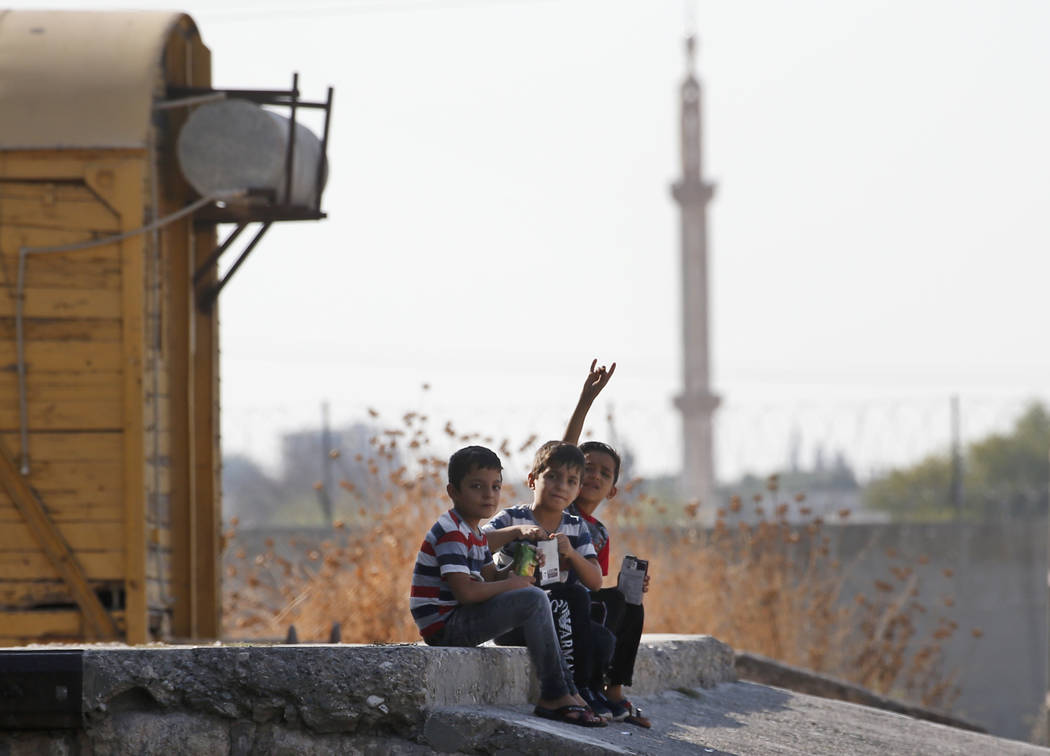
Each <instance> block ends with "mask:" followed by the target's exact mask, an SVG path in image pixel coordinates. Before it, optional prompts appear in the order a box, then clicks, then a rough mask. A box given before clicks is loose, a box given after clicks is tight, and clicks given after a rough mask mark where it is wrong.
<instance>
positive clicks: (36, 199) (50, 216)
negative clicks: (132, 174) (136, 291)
mask: <svg viewBox="0 0 1050 756" xmlns="http://www.w3.org/2000/svg"><path fill="white" fill-rule="evenodd" d="M140 214H141V209H140ZM0 224H3V225H7V224H11V225H17V226H35V227H37V228H57V229H61V230H65V231H69V230H79V229H83V230H85V231H99V232H103V233H107V234H115V233H118V232H119V231H120V218H119V217H118V216H117V215H116V214H115V213H114V212H113V211H112V210H110V209H109V208H108V207H106V205H105V204H103V203H102V202H101V201H99V198H98V196H97V195H96V194H95V193H94V192H93V191H91V190H90V189H88V188H87V187H86V186H84V185H82V184H75V183H57V182H56V183H51V182H45V183H36V182H8V181H0Z"/></svg>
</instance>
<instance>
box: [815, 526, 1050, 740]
mask: <svg viewBox="0 0 1050 756" xmlns="http://www.w3.org/2000/svg"><path fill="white" fill-rule="evenodd" d="M826 532H827V533H828V534H829V535H830V536H831V538H832V543H831V548H832V549H833V553H835V554H836V555H837V556H838V557H839V559H840V561H841V562H842V563H843V565H844V566H845V568H846V570H847V577H846V585H845V590H844V592H843V599H844V600H846V601H851V600H853V596H854V595H855V594H856V593H857V592H864V593H866V594H867V595H872V594H873V593H874V591H873V581H874V580H876V579H882V580H889V581H890V582H892V583H894V584H895V585H898V586H899V585H901V582H900V581H897V580H893V579H889V578H888V577H887V576H889V575H890V568H891V567H893V566H898V567H901V566H908V567H912V568H914V569H915V571H916V575H917V576H918V580H919V584H918V587H919V589H920V599H921V600H922V602H923V603H924V604H925V605H927V606H928V607H929V610H928V612H927V613H926V614H925V615H922V617H923V621H924V622H925V623H926V624H925V626H924V627H923V626H920V635H921V634H922V632H923V631H926V632H929V631H930V629H931V628H932V627H933V625H934V624H935V623H936V621H937V618H938V617H942V616H943V617H947V618H950V619H951V620H954V621H955V622H957V623H958V625H959V627H958V630H957V631H956V632H955V634H954V635H953V636H952V637H951V638H950V639H948V640H946V641H945V642H944V654H945V669H946V670H948V671H954V672H956V673H958V684H959V686H960V687H961V695H960V696H959V698H958V700H957V701H956V703H955V705H954V706H953V708H952V713H953V714H955V715H957V716H960V717H963V718H965V719H967V720H970V721H972V722H974V723H976V724H979V725H982V726H983V727H985V728H987V729H988V731H989V732H991V733H993V734H996V735H1001V736H1005V737H1010V738H1017V739H1022V740H1026V739H1028V737H1029V735H1030V734H1031V732H1032V729H1033V726H1034V725H1035V723H1036V717H1037V716H1039V714H1040V711H1041V707H1042V703H1043V697H1044V695H1045V693H1046V687H1047V647H1048V636H1047V534H1048V531H1047V520H1046V518H1045V517H1043V518H1032V519H1014V520H1006V519H1004V520H1001V521H997V522H983V523H955V522H951V523H937V524H921V525H920V524H903V523H897V524H887V525H848V526H840V527H833V528H827V529H826ZM891 549H892V550H893V552H892V553H896V554H897V556H890V555H889V554H890V553H891V552H890V551H889V550H891ZM920 556H925V557H926V559H927V560H928V562H927V563H926V564H920V563H919V562H918V559H919V557H920ZM946 569H947V570H951V576H950V577H949V576H947V575H946V574H945V572H944V571H945V570H946ZM945 599H951V600H952V602H953V606H951V607H949V606H946V605H945ZM974 628H977V629H978V630H979V631H980V632H981V633H982V636H981V637H980V638H975V637H974V636H973V634H972V630H973V629H974Z"/></svg>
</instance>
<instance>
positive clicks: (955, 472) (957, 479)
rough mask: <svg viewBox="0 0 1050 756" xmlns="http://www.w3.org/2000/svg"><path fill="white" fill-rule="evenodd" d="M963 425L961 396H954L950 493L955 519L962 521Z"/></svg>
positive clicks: (952, 406) (952, 402)
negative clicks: (961, 420)
mask: <svg viewBox="0 0 1050 756" xmlns="http://www.w3.org/2000/svg"><path fill="white" fill-rule="evenodd" d="M960 427H961V423H960V418H959V395H958V394H953V395H952V398H951V434H952V441H951V444H952V446H951V454H952V477H951V483H950V489H949V492H948V495H949V498H950V501H951V505H952V509H953V510H954V511H955V519H956V520H960V519H962V508H963V479H962V477H963V469H962V441H961V435H962V434H961V431H960Z"/></svg>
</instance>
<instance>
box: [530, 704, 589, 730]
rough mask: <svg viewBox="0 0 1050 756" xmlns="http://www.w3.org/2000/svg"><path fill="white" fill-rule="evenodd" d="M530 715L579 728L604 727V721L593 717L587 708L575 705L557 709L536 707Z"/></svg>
mask: <svg viewBox="0 0 1050 756" xmlns="http://www.w3.org/2000/svg"><path fill="white" fill-rule="evenodd" d="M532 713H533V714H535V715H536V716H537V717H540V718H542V719H553V720H554V721H555V722H565V723H566V724H574V725H579V726H580V727H605V720H604V719H602V718H601V717H598V716H595V714H594V712H593V711H590V710H589V709H588V708H587V707H585V706H577V705H575V704H571V705H569V706H559V707H558V708H557V709H548V708H546V707H545V706H537V707H536V708H535V709H533V711H532ZM573 715H575V716H573Z"/></svg>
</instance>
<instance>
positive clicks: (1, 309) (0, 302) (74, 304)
mask: <svg viewBox="0 0 1050 756" xmlns="http://www.w3.org/2000/svg"><path fill="white" fill-rule="evenodd" d="M120 307H121V300H120V296H119V294H118V292H115V291H109V290H94V289H41V288H28V287H27V288H26V290H25V304H24V310H23V315H24V316H25V317H27V318H118V317H120ZM14 315H15V304H14V300H13V299H12V298H11V297H8V296H4V297H0V317H14Z"/></svg>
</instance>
